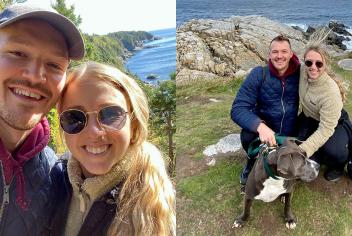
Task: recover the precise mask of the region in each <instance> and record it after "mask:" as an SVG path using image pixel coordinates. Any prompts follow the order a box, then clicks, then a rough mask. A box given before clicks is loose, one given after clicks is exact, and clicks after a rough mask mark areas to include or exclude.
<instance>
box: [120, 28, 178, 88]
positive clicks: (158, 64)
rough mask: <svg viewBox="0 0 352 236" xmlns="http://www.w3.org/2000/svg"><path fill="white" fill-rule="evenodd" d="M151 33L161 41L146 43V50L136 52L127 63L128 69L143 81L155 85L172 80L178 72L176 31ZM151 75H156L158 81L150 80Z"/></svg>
mask: <svg viewBox="0 0 352 236" xmlns="http://www.w3.org/2000/svg"><path fill="white" fill-rule="evenodd" d="M149 33H151V34H152V35H154V36H156V37H160V38H161V39H159V40H154V41H150V42H147V43H145V44H144V46H145V47H144V49H142V50H140V51H137V52H135V54H134V55H133V56H132V57H131V58H130V59H129V60H128V61H127V62H126V68H127V69H128V70H129V71H130V72H132V73H133V74H135V75H137V76H138V77H139V78H140V79H141V80H143V81H146V82H148V83H153V84H155V83H157V81H160V80H168V79H170V74H171V73H172V72H175V71H176V29H175V28H171V29H162V30H156V31H150V32H149ZM149 75H155V76H157V79H154V80H149V79H147V77H148V76H149Z"/></svg>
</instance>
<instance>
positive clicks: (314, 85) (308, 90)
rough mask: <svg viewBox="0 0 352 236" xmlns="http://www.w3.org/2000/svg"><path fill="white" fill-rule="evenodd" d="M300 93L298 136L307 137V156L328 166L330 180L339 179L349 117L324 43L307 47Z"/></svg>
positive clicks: (341, 89) (343, 96)
mask: <svg viewBox="0 0 352 236" xmlns="http://www.w3.org/2000/svg"><path fill="white" fill-rule="evenodd" d="M299 97H300V104H301V107H302V113H301V114H300V115H299V118H298V123H299V125H298V127H299V134H298V137H299V138H300V139H301V140H305V141H304V142H303V143H302V144H301V145H300V147H301V148H302V149H303V150H304V151H305V152H306V154H307V157H308V158H312V159H314V160H316V161H317V162H319V163H321V164H325V165H326V166H327V170H326V172H325V173H324V177H325V178H326V179H327V180H329V181H336V180H338V179H339V178H340V177H341V176H342V175H343V171H344V166H345V164H346V163H347V161H348V154H349V145H348V144H349V135H350V134H349V132H350V131H349V128H348V127H350V121H349V117H348V114H347V112H346V111H345V110H343V101H344V100H345V93H344V90H343V87H342V84H341V82H340V81H338V80H336V78H335V76H334V75H333V74H332V73H330V70H329V62H328V56H327V53H326V52H325V51H324V49H323V48H322V46H321V44H318V43H316V44H314V43H311V44H310V46H308V48H307V49H306V51H305V54H304V65H303V66H302V68H301V75H300V83H299Z"/></svg>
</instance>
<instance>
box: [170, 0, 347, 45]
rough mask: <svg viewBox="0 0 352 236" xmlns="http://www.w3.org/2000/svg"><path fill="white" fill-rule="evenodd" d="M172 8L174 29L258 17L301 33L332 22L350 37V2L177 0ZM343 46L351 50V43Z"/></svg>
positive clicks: (314, 0) (325, 0) (319, 0)
mask: <svg viewBox="0 0 352 236" xmlns="http://www.w3.org/2000/svg"><path fill="white" fill-rule="evenodd" d="M176 6H177V11H176V12H177V14H176V24H177V27H178V26H180V25H181V24H182V23H184V22H185V21H189V20H191V19H204V18H210V19H221V18H228V17H230V16H241V15H261V16H265V17H267V18H269V19H271V20H275V21H279V22H281V23H284V24H287V25H291V26H293V25H296V26H299V27H301V28H303V29H304V30H305V29H307V27H308V25H311V26H314V25H327V24H328V22H329V21H330V20H333V19H334V20H338V21H340V22H342V23H344V24H345V25H346V26H348V27H350V29H349V32H351V33H352V29H351V28H352V0H288V1H282V0H246V1H244V0H217V1H214V0H177V5H176ZM351 39H352V37H351ZM344 44H346V46H347V48H348V49H349V50H352V40H351V41H345V42H344Z"/></svg>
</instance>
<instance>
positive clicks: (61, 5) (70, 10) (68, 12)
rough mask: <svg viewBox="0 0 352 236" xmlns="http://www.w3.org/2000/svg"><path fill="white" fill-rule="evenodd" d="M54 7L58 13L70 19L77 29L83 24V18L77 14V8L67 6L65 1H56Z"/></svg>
mask: <svg viewBox="0 0 352 236" xmlns="http://www.w3.org/2000/svg"><path fill="white" fill-rule="evenodd" d="M52 7H53V8H54V9H55V10H56V11H57V12H59V13H60V14H62V15H64V16H66V17H67V18H68V19H70V20H71V21H72V22H73V23H74V24H75V25H76V26H77V27H79V25H80V24H81V23H82V18H81V16H80V15H76V14H75V6H74V5H71V6H67V5H66V3H65V0H56V3H54V4H53V5H52Z"/></svg>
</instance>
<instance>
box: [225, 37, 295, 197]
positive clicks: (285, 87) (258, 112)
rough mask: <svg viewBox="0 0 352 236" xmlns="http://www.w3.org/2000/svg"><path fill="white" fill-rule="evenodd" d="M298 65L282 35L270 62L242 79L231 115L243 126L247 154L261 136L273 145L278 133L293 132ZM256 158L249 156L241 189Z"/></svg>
mask: <svg viewBox="0 0 352 236" xmlns="http://www.w3.org/2000/svg"><path fill="white" fill-rule="evenodd" d="M299 68H300V64H299V60H298V58H297V56H296V55H295V54H294V53H293V52H292V49H291V43H290V41H289V39H288V38H286V37H285V36H282V35H279V36H277V37H275V38H274V39H273V40H272V41H271V43H270V47H269V62H268V65H267V66H265V67H261V66H259V67H256V68H254V69H253V70H252V71H251V73H250V74H249V75H248V76H247V78H246V80H245V81H244V82H243V84H242V86H241V88H240V89H239V91H238V93H237V95H236V98H235V101H234V102H233V104H232V109H231V118H232V120H233V121H234V122H235V123H237V124H238V125H239V126H240V127H241V128H242V131H241V143H242V147H243V149H244V150H245V151H246V153H247V154H248V147H249V144H250V143H251V142H252V141H253V140H255V139H256V138H258V137H259V139H260V141H261V142H262V143H267V144H268V145H270V146H272V145H276V140H275V134H278V135H284V136H293V135H294V128H295V122H296V117H297V113H298V102H299V97H298V82H299ZM247 156H248V155H247ZM254 162H255V159H254V158H250V157H249V156H248V159H247V164H246V166H245V168H244V169H243V171H242V173H241V176H240V183H241V192H242V193H244V190H245V185H246V182H247V178H248V176H249V173H250V171H251V169H252V167H253V165H254Z"/></svg>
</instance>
